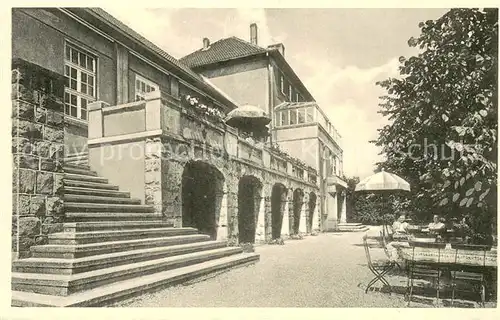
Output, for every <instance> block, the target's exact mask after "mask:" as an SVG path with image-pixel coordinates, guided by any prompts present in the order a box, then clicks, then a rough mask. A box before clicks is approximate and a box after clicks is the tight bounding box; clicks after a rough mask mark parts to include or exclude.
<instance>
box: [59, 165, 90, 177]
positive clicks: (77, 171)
mask: <svg viewBox="0 0 500 320" xmlns="http://www.w3.org/2000/svg"><path fill="white" fill-rule="evenodd" d="M63 170H64V173H72V174H80V175H86V176H93V177H97V172H95V171H92V170H90V168H89V169H86V168H80V167H74V166H68V165H66V164H64V166H63Z"/></svg>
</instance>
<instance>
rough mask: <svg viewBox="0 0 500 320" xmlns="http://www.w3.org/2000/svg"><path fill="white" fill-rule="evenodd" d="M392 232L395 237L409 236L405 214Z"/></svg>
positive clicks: (395, 222)
mask: <svg viewBox="0 0 500 320" xmlns="http://www.w3.org/2000/svg"><path fill="white" fill-rule="evenodd" d="M392 231H393V232H394V235H407V234H408V222H406V216H405V215H404V214H402V215H400V216H399V218H398V219H397V220H396V221H394V223H393V224H392Z"/></svg>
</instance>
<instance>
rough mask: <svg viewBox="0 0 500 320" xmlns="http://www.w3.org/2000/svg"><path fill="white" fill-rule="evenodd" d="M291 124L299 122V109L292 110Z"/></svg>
mask: <svg viewBox="0 0 500 320" xmlns="http://www.w3.org/2000/svg"><path fill="white" fill-rule="evenodd" d="M290 124H297V109H292V110H290Z"/></svg>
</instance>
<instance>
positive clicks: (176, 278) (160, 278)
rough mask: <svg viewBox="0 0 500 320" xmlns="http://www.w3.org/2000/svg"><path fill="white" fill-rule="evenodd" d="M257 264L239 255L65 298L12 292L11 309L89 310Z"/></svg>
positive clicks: (249, 255) (254, 259)
mask: <svg viewBox="0 0 500 320" xmlns="http://www.w3.org/2000/svg"><path fill="white" fill-rule="evenodd" d="M258 260H259V254H257V253H242V254H236V255H231V256H228V257H224V258H220V259H214V260H209V261H206V262H202V263H197V264H193V265H190V266H187V267H182V268H177V269H173V270H167V271H161V272H158V273H154V274H149V275H143V276H141V277H139V278H133V279H128V280H124V281H120V282H115V283H113V284H108V285H105V286H102V287H99V288H94V289H92V290H88V291H83V292H78V293H75V294H72V295H70V296H67V297H54V296H52V295H44V294H37V293H33V292H22V291H12V297H11V299H12V300H11V305H12V306H14V307H43V306H44V307H92V306H103V305H106V304H109V303H111V302H114V301H117V300H121V299H124V298H128V297H131V296H134V295H138V294H143V293H146V292H151V291H155V290H159V289H162V288H165V287H168V286H172V285H177V284H180V283H182V282H185V281H188V280H191V279H195V278H197V277H200V276H204V275H207V274H210V273H213V272H217V271H220V270H225V269H229V268H232V267H237V266H245V265H249V264H254V263H255V262H257V261H258Z"/></svg>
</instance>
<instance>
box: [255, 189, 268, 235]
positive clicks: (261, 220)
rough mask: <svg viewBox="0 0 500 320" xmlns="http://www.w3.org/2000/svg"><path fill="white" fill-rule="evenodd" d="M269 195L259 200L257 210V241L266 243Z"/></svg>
mask: <svg viewBox="0 0 500 320" xmlns="http://www.w3.org/2000/svg"><path fill="white" fill-rule="evenodd" d="M266 198H268V197H260V200H259V201H258V209H259V211H258V212H257V224H256V226H255V242H256V243H264V242H265V241H266V226H265V214H266V201H269V200H268V199H266Z"/></svg>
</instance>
